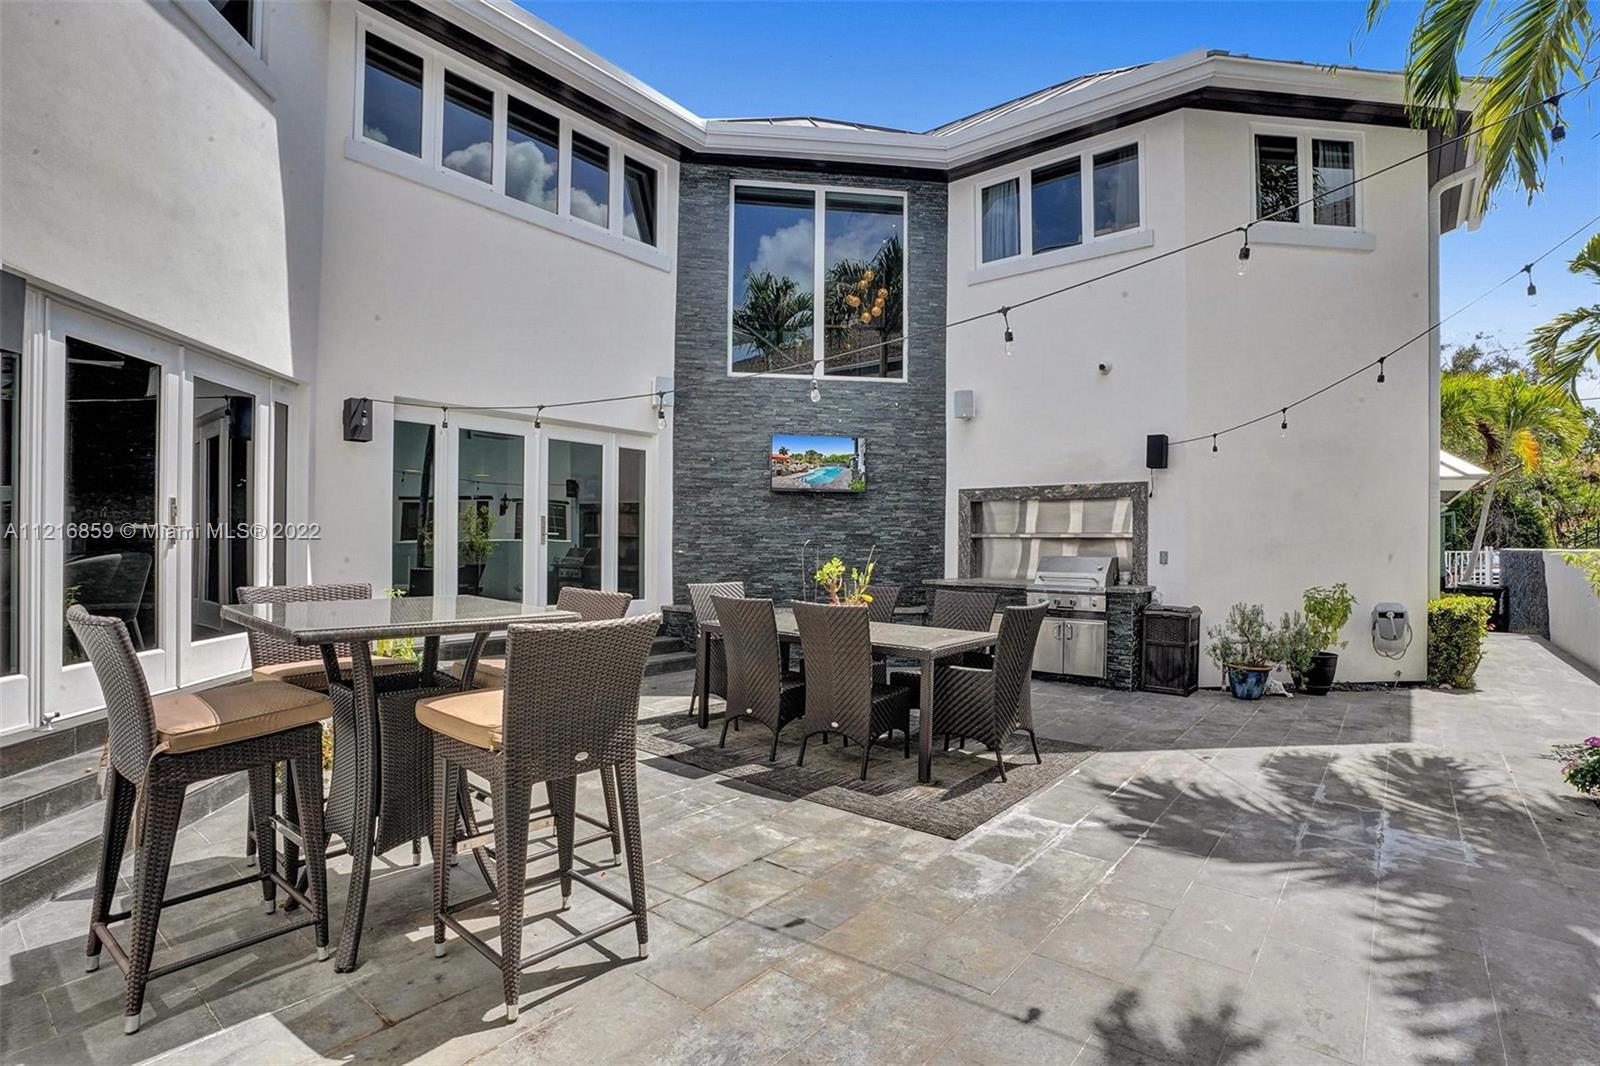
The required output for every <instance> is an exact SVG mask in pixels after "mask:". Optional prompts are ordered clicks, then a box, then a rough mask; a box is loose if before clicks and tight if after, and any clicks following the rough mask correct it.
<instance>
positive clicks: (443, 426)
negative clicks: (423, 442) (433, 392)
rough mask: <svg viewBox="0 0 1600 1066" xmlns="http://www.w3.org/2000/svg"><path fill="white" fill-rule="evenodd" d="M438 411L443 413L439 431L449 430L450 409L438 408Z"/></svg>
mask: <svg viewBox="0 0 1600 1066" xmlns="http://www.w3.org/2000/svg"><path fill="white" fill-rule="evenodd" d="M439 410H440V411H441V412H443V414H444V420H443V422H442V423H441V425H440V427H439V428H440V429H449V428H450V408H448V407H441V408H439Z"/></svg>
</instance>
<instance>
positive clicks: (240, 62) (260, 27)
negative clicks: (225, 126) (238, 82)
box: [172, 0, 278, 100]
mask: <svg viewBox="0 0 1600 1066" xmlns="http://www.w3.org/2000/svg"><path fill="white" fill-rule="evenodd" d="M172 4H173V6H174V7H176V8H177V9H178V10H179V11H182V12H183V13H184V14H185V15H187V16H189V19H190V21H192V22H193V23H194V24H195V25H196V26H198V27H199V28H200V30H201V32H202V33H204V34H205V35H206V36H207V37H209V38H211V42H212V43H213V44H215V45H216V46H217V47H218V48H219V49H221V51H222V53H223V54H224V55H226V56H227V57H228V58H229V59H230V60H232V61H233V63H234V65H235V66H237V67H238V68H239V69H240V70H242V71H243V72H244V73H245V75H246V76H247V77H248V78H249V79H250V80H251V81H253V82H255V83H256V87H257V88H259V89H260V90H261V91H262V92H263V93H265V94H266V96H267V99H269V100H276V99H277V98H278V87H277V84H276V82H275V81H274V80H273V77H272V73H271V71H270V70H269V69H268V68H267V44H266V41H267V17H268V16H267V2H266V0H255V3H254V4H252V5H251V9H250V36H251V37H253V38H254V43H252V42H250V41H247V40H245V39H244V38H243V37H240V36H239V32H238V31H237V30H235V29H234V28H233V27H232V26H231V25H229V24H228V20H227V19H225V18H223V17H222V12H220V11H218V10H217V9H216V8H215V7H213V6H212V4H211V0H172Z"/></svg>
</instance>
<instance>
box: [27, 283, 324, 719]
mask: <svg viewBox="0 0 1600 1066" xmlns="http://www.w3.org/2000/svg"><path fill="white" fill-rule="evenodd" d="M42 303H43V304H44V306H45V307H46V308H47V310H46V311H45V312H44V319H45V322H46V326H45V337H44V354H45V358H44V361H43V376H44V379H45V381H44V388H43V392H42V408H43V409H42V411H41V412H40V413H41V415H42V417H40V419H39V423H38V424H40V425H42V426H43V427H44V431H43V433H42V434H40V435H39V436H40V441H39V443H40V447H41V452H42V457H43V464H42V469H43V472H44V476H43V478H42V479H41V482H42V483H41V484H40V485H38V486H37V487H36V489H35V490H34V491H35V492H36V495H35V496H34V497H33V499H32V501H31V502H32V503H33V504H34V507H33V510H34V513H37V514H38V515H39V518H40V521H41V522H42V523H43V528H44V529H46V530H48V531H49V535H48V536H41V537H39V538H38V539H37V540H34V541H32V542H30V543H28V544H27V545H24V548H25V550H27V551H30V552H35V553H37V556H38V567H37V571H36V572H37V573H38V574H39V578H40V579H39V582H38V588H39V590H40V595H39V598H38V599H37V601H36V602H35V603H34V604H32V605H31V613H32V617H34V618H37V619H38V620H39V624H38V626H37V627H36V629H35V634H36V635H34V636H32V637H31V641H30V638H26V637H25V641H30V646H27V647H23V648H21V649H19V652H20V654H21V656H22V657H24V658H25V659H28V660H30V661H32V662H34V663H36V664H37V666H38V670H37V674H38V677H39V680H40V684H39V685H38V693H37V697H36V700H35V706H34V715H33V717H34V718H35V720H37V721H53V720H55V719H57V718H70V717H72V716H74V715H77V714H81V713H85V712H88V711H92V710H95V709H97V708H99V707H100V706H102V705H103V702H104V701H103V699H102V697H101V693H100V688H99V684H98V682H97V681H96V679H95V676H94V671H93V669H92V667H91V666H90V664H89V663H88V660H87V657H86V656H85V654H84V652H83V650H82V648H81V647H79V645H78V643H77V640H76V639H75V638H74V637H73V636H72V633H71V631H70V630H69V629H68V628H67V626H66V618H65V616H66V610H67V608H68V607H70V606H71V605H73V604H82V605H83V606H84V607H85V608H87V609H88V610H90V611H91V612H93V613H95V614H101V615H110V616H112V617H115V618H120V619H121V620H122V621H123V622H124V623H125V624H126V626H127V628H128V634H129V637H130V638H131V639H132V641H133V644H134V648H135V651H136V652H137V654H138V657H139V662H140V665H141V666H142V667H143V669H144V673H145V678H146V681H147V682H148V684H149V685H150V688H151V690H152V691H154V692H161V691H163V690H168V689H172V688H176V687H179V686H185V685H194V684H199V683H202V682H205V681H210V680H215V679H220V678H225V677H228V676H231V675H235V674H238V673H240V672H242V671H244V670H246V669H247V668H248V665H249V652H248V649H247V648H246V645H245V638H244V635H243V633H242V632H239V631H237V629H236V627H233V626H231V625H229V624H227V623H225V622H224V621H223V620H222V617H221V612H222V608H223V606H225V605H226V604H229V603H234V602H237V589H238V588H239V586H241V585H247V584H255V583H259V582H264V581H269V580H272V579H273V576H274V574H275V573H276V571H277V569H278V568H277V567H275V563H277V562H279V558H278V557H279V556H280V555H282V554H283V553H284V551H285V550H286V546H285V545H284V544H283V543H282V542H281V541H275V540H274V538H273V536H272V533H273V529H272V521H273V520H274V518H278V517H280V516H281V515H282V514H283V501H282V500H280V499H278V495H279V494H278V493H276V492H275V491H274V487H275V486H285V485H286V484H287V480H288V479H287V478H275V477H274V472H275V471H274V459H275V457H277V458H278V460H279V461H283V460H284V459H285V458H286V455H287V452H286V446H287V443H288V442H287V440H277V439H276V438H277V436H278V435H280V434H283V435H285V436H286V434H287V427H288V422H289V419H290V417H291V413H290V412H291V410H292V404H293V402H294V401H293V392H294V390H292V389H287V390H286V389H285V388H284V387H283V386H281V385H274V384H273V383H272V382H271V381H270V380H269V379H268V378H266V377H265V376H262V375H257V374H254V373H251V372H249V371H246V370H243V369H241V368H237V367H235V366H234V365H232V364H230V363H228V362H226V361H225V360H221V359H217V358H214V357H211V356H209V355H206V354H203V353H198V352H195V351H192V350H186V349H185V348H184V347H182V346H180V345H177V344H175V343H173V342H171V341H168V340H165V339H163V338H160V337H156V336H154V335H151V334H148V333H145V332H142V331H140V330H137V329H134V328H132V327H129V326H125V325H122V324H120V323H117V322H114V321H111V320H109V319H105V318H102V317H100V316H97V315H93V314H90V313H88V312H85V311H80V310H78V309H76V308H74V307H72V306H70V305H67V304H65V303H61V302H59V301H56V300H53V299H47V300H45V301H42ZM280 579H281V578H280ZM29 609H30V608H29V607H28V606H26V605H25V607H24V610H29ZM28 628H34V627H28Z"/></svg>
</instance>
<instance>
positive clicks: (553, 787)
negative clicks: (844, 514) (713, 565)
mask: <svg viewBox="0 0 1600 1066" xmlns="http://www.w3.org/2000/svg"><path fill="white" fill-rule="evenodd" d="M660 624H661V616H660V615H659V614H646V615H637V616H635V617H632V618H624V619H620V620H618V621H612V622H573V623H570V624H564V625H539V626H512V627H511V631H510V634H509V635H508V637H507V641H506V643H507V655H506V661H507V665H508V670H507V673H506V687H505V688H504V689H501V690H494V689H475V690H472V691H469V692H463V693H458V694H456V695H451V696H439V697H434V698H431V699H425V700H420V701H418V703H417V710H416V714H417V721H418V722H419V723H420V724H422V725H423V726H425V727H426V728H428V729H429V730H431V731H432V732H433V734H434V748H433V758H434V774H433V788H434V803H435V807H434V819H433V827H434V839H435V840H436V841H438V842H439V849H440V853H441V854H443V855H453V854H457V853H459V852H463V851H468V850H472V851H479V850H481V849H483V848H485V847H486V846H487V845H488V844H489V843H490V841H489V839H486V837H488V836H490V835H491V834H480V835H477V836H469V837H467V838H466V839H460V840H458V838H457V836H456V819H455V818H454V817H448V816H447V815H448V814H449V812H450V811H451V809H452V807H451V803H450V798H451V797H452V796H454V795H455V794H456V789H457V788H458V783H457V781H458V778H459V775H460V774H461V773H462V772H464V771H471V772H472V773H475V774H477V775H479V776H480V777H483V778H485V779H486V780H488V781H489V783H490V788H491V790H492V794H493V800H494V829H493V833H492V841H493V847H494V863H495V867H496V874H497V876H496V878H495V882H496V884H495V889H494V891H492V892H488V893H484V894H481V895H478V896H475V897H472V898H470V899H464V900H458V901H456V902H453V903H452V902H451V901H450V898H449V891H450V863H448V862H435V863H434V864H433V953H434V955H435V956H442V955H443V954H444V948H445V945H444V940H445V929H446V928H447V927H448V928H450V929H452V930H454V931H455V933H456V935H457V936H459V937H461V938H462V939H463V940H465V941H467V942H468V943H469V944H471V945H472V946H473V947H474V948H476V949H477V951H478V952H479V953H481V954H482V955H484V956H485V957H487V958H488V959H490V960H491V961H493V962H494V963H496V964H497V965H498V966H499V967H500V975H501V980H502V982H503V989H504V993H505V1004H506V1019H507V1021H515V1020H516V1017H517V1007H518V997H519V995H520V993H521V982H522V971H523V970H524V969H526V968H527V967H529V966H534V965H537V964H538V963H540V962H543V961H544V960H546V959H548V958H551V957H552V956H554V955H557V954H559V953H560V952H563V951H566V950H568V949H569V948H573V947H576V946H577V945H579V944H586V943H589V942H591V941H593V940H595V939H596V938H598V937H601V936H604V935H605V934H606V933H609V932H611V931H612V930H614V929H621V928H623V927H624V926H627V925H629V924H630V923H631V924H632V925H633V926H634V929H635V932H636V935H637V937H638V942H639V957H640V958H643V957H645V956H646V955H647V954H648V953H649V947H648V945H649V940H650V933H649V926H648V924H647V917H646V901H645V884H644V846H643V843H642V840H641V837H640V828H639V790H638V766H637V762H636V759H637V744H638V739H637V732H636V730H637V721H638V717H639V689H640V684H641V682H642V680H643V677H644V663H645V658H646V657H647V656H648V655H649V654H650V645H651V643H652V642H653V641H654V640H655V636H656V630H657V628H658V627H659V626H660ZM607 769H610V770H613V771H614V772H615V773H616V775H617V786H618V789H617V791H618V799H619V802H620V806H621V811H620V816H621V821H622V827H623V836H624V839H625V840H626V842H627V856H628V887H629V896H628V897H627V898H624V897H623V896H621V895H619V894H618V893H616V892H613V891H612V890H611V889H610V888H609V887H607V886H606V885H604V884H601V883H600V882H599V881H598V880H596V879H593V878H590V877H588V876H586V875H584V874H582V873H579V872H578V871H576V870H574V869H573V857H572V852H573V847H574V841H573V827H574V811H575V806H576V801H577V779H578V775H579V774H584V773H589V772H591V771H602V772H604V771H605V770H607ZM539 782H543V783H544V786H545V790H546V792H548V794H549V796H550V802H551V806H552V807H553V808H554V810H555V823H556V840H557V863H558V865H557V868H556V869H555V870H552V871H549V872H548V873H545V874H541V875H538V876H536V877H533V878H531V879H529V878H526V874H525V872H526V869H527V855H528V808H529V804H530V802H531V797H530V790H531V788H532V786H533V785H534V784H537V783H539ZM551 881H559V882H560V886H561V903H562V910H566V909H567V906H568V905H569V903H570V898H571V895H572V883H573V882H574V881H577V882H579V883H580V884H582V885H584V886H585V887H586V888H589V889H591V890H592V891H594V892H597V893H599V894H600V895H601V896H603V897H605V898H606V899H608V900H610V901H611V902H613V903H615V904H617V905H619V906H621V907H623V908H625V909H626V910H627V912H628V913H627V914H626V915H625V916H623V917H620V918H615V919H612V920H611V921H609V922H607V923H605V924H603V925H601V926H599V927H598V928H595V929H592V930H589V931H587V932H583V933H579V934H577V935H575V936H573V937H571V938H569V939H566V940H563V941H562V942H560V943H558V944H555V945H552V946H550V947H548V948H544V949H542V950H540V951H537V952H535V953H533V954H532V955H530V956H528V957H526V958H524V957H523V956H522V934H523V928H522V915H523V903H524V895H525V893H526V892H527V890H528V889H529V888H530V887H541V886H543V885H545V884H547V883H549V882H551ZM491 900H497V902H498V904H499V918H500V950H499V951H498V952H497V951H495V950H494V949H493V948H491V947H490V946H489V945H488V944H486V943H485V942H484V941H483V939H482V938H480V937H478V936H477V935H476V934H474V933H473V932H472V931H471V930H469V929H468V928H467V927H466V926H465V925H464V924H462V922H461V921H460V919H459V918H458V917H457V915H458V914H459V913H460V912H462V911H463V910H466V909H468V908H473V907H477V906H479V905H481V904H483V903H487V902H489V901H491Z"/></svg>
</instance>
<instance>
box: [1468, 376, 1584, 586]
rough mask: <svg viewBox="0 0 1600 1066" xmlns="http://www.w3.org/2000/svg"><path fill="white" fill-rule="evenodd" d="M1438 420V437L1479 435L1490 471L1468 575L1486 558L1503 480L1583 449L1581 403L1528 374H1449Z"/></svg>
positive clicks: (1478, 438)
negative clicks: (1487, 534)
mask: <svg viewBox="0 0 1600 1066" xmlns="http://www.w3.org/2000/svg"><path fill="white" fill-rule="evenodd" d="M1439 414H1440V419H1439V421H1440V436H1441V437H1442V438H1443V439H1444V440H1445V441H1447V442H1451V443H1459V442H1461V441H1462V440H1463V439H1465V438H1467V437H1469V436H1472V435H1476V437H1477V442H1478V446H1479V447H1478V449H1477V450H1479V451H1480V452H1481V454H1482V455H1483V461H1484V465H1485V466H1487V468H1488V470H1489V481H1488V483H1487V484H1486V485H1485V486H1484V490H1483V505H1482V507H1481V509H1480V510H1479V512H1478V529H1477V532H1476V534H1474V536H1473V538H1472V555H1471V556H1470V557H1469V558H1468V560H1467V573H1469V574H1470V573H1472V572H1474V571H1475V570H1476V569H1477V567H1478V559H1479V557H1480V556H1481V555H1482V554H1483V537H1484V532H1485V530H1486V529H1487V528H1488V524H1489V508H1490V506H1491V505H1492V504H1493V502H1494V494H1495V489H1496V488H1497V487H1498V485H1499V482H1500V479H1501V477H1503V476H1505V475H1506V474H1510V473H1512V472H1513V471H1515V470H1518V469H1520V470H1521V471H1522V472H1523V473H1529V474H1531V473H1534V472H1535V471H1537V470H1538V469H1539V467H1540V466H1541V465H1542V462H1543V459H1544V458H1545V456H1546V454H1547V453H1549V454H1550V455H1551V456H1568V455H1571V454H1573V453H1574V452H1576V451H1577V449H1578V447H1579V446H1580V445H1581V444H1582V442H1583V438H1584V435H1585V434H1586V432H1587V426H1586V425H1585V423H1584V419H1583V414H1582V412H1581V410H1580V409H1579V407H1578V404H1577V402H1576V401H1574V400H1573V399H1572V397H1571V396H1569V395H1568V394H1567V391H1566V389H1565V388H1564V387H1563V386H1561V385H1559V384H1557V383H1555V382H1551V381H1535V380H1532V379H1530V378H1528V377H1527V376H1526V375H1524V374H1503V375H1501V376H1499V377H1490V376H1488V375H1486V374H1448V375H1446V376H1445V377H1444V379H1443V380H1442V381H1441V382H1440V387H1439Z"/></svg>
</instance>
